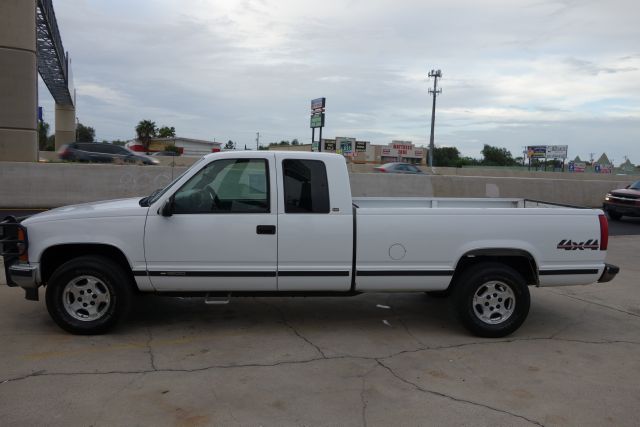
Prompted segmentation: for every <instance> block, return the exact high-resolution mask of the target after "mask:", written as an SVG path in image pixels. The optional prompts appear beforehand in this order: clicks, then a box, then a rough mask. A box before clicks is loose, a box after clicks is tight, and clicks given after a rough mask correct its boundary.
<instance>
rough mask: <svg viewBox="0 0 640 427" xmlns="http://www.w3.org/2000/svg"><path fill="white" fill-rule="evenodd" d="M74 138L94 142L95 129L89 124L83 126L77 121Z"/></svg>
mask: <svg viewBox="0 0 640 427" xmlns="http://www.w3.org/2000/svg"><path fill="white" fill-rule="evenodd" d="M76 135H77V137H76V139H77V140H78V141H80V142H94V141H95V139H96V131H95V129H93V128H92V127H91V126H85V125H83V124H82V123H80V122H78V125H77V126H76Z"/></svg>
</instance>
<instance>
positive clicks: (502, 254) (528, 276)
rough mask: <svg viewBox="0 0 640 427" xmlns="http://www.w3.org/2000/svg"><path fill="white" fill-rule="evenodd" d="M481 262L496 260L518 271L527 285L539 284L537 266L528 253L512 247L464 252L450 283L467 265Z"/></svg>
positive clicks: (452, 282) (453, 281) (454, 280)
mask: <svg viewBox="0 0 640 427" xmlns="http://www.w3.org/2000/svg"><path fill="white" fill-rule="evenodd" d="M483 262H497V263H500V264H504V265H507V266H509V267H511V268H513V269H514V270H516V271H517V272H518V273H520V274H521V275H522V277H523V278H524V279H525V281H526V282H527V285H535V286H537V285H538V284H539V282H538V267H537V265H536V261H535V260H534V259H533V256H531V254H530V253H528V252H526V251H522V250H514V249H505V250H495V249H489V250H479V251H471V252H468V253H466V254H464V255H463V256H462V257H461V258H460V260H459V261H458V265H456V269H455V272H454V274H453V278H452V279H451V285H453V284H454V283H455V282H456V279H458V278H459V277H460V276H461V275H462V274H463V273H464V271H465V270H467V269H468V268H469V267H471V266H473V265H477V264H480V263H483ZM451 285H449V287H451Z"/></svg>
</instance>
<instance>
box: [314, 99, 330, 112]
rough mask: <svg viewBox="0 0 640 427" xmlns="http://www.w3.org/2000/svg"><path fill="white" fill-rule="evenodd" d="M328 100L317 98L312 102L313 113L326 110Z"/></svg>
mask: <svg viewBox="0 0 640 427" xmlns="http://www.w3.org/2000/svg"><path fill="white" fill-rule="evenodd" d="M326 102H327V98H316V99H312V100H311V111H316V110H324V106H325V103H326Z"/></svg>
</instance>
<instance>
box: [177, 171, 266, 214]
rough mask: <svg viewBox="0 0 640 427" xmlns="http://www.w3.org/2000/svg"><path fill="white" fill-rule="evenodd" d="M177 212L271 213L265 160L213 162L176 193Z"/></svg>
mask: <svg viewBox="0 0 640 427" xmlns="http://www.w3.org/2000/svg"><path fill="white" fill-rule="evenodd" d="M173 197H174V205H173V213H176V214H196V213H197V214H200V213H269V211H270V209H269V179H268V167H267V161H266V160H265V159H223V160H216V161H213V162H211V163H209V164H208V165H207V166H205V167H204V168H202V169H201V170H200V171H199V172H198V173H197V174H195V175H194V176H193V177H191V179H190V180H189V181H187V183H186V184H185V185H183V186H182V188H180V189H179V190H178V191H176V193H175V194H174V196H173Z"/></svg>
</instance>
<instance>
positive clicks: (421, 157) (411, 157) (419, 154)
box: [375, 141, 427, 165]
mask: <svg viewBox="0 0 640 427" xmlns="http://www.w3.org/2000/svg"><path fill="white" fill-rule="evenodd" d="M375 150H376V152H375V156H376V159H379V162H380V163H389V162H405V163H411V164H415V165H426V164H427V163H426V158H427V157H426V156H427V150H426V149H425V148H417V147H415V146H414V145H413V143H412V142H411V141H391V144H388V145H387V146H386V147H385V146H383V145H376V146H375Z"/></svg>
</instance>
